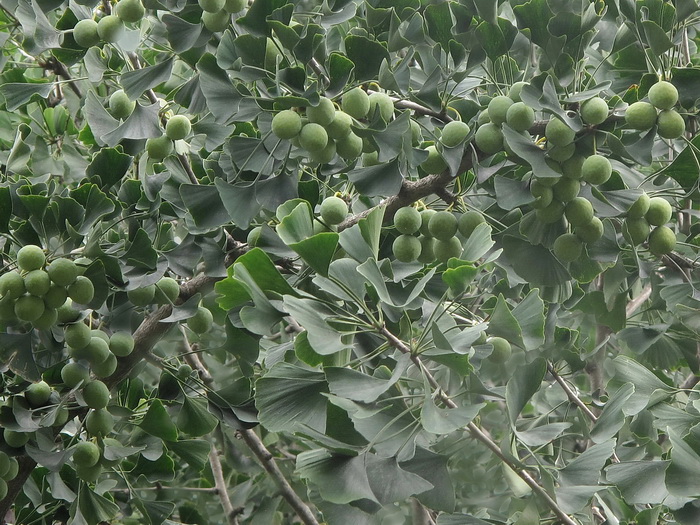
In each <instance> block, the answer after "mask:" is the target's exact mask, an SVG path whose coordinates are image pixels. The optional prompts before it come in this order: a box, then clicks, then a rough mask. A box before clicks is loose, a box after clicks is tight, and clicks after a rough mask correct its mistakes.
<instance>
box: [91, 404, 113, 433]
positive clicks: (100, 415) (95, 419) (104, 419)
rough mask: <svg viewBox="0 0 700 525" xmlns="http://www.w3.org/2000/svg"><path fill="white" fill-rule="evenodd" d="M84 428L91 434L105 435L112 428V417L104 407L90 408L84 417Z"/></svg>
mask: <svg viewBox="0 0 700 525" xmlns="http://www.w3.org/2000/svg"><path fill="white" fill-rule="evenodd" d="M85 428H86V430H87V431H88V434H90V435H91V436H106V435H108V434H109V433H110V432H112V429H113V428H114V417H112V414H110V413H109V412H108V411H107V410H106V409H104V408H103V409H101V410H91V411H90V413H89V414H88V415H87V417H86V418H85Z"/></svg>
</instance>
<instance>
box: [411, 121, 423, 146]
mask: <svg viewBox="0 0 700 525" xmlns="http://www.w3.org/2000/svg"><path fill="white" fill-rule="evenodd" d="M421 142H423V134H422V133H421V128H420V124H418V122H416V121H415V120H411V145H412V146H413V147H418V146H420V143H421Z"/></svg>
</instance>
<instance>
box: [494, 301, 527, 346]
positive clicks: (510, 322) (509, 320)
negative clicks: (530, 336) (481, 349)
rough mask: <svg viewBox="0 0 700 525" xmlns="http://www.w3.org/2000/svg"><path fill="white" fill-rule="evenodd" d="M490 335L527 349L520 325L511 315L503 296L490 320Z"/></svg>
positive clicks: (497, 302)
mask: <svg viewBox="0 0 700 525" xmlns="http://www.w3.org/2000/svg"><path fill="white" fill-rule="evenodd" d="M489 333H490V334H491V335H495V336H498V337H503V338H504V339H507V340H508V341H510V342H511V343H513V344H516V345H518V346H520V347H523V348H524V347H525V343H524V341H523V335H522V329H521V327H520V324H519V323H518V320H517V319H516V318H515V317H514V316H513V314H512V313H511V311H510V308H509V307H508V304H507V303H506V300H505V299H504V298H503V295H499V296H498V299H497V300H496V306H495V307H494V309H493V312H491V317H490V318H489Z"/></svg>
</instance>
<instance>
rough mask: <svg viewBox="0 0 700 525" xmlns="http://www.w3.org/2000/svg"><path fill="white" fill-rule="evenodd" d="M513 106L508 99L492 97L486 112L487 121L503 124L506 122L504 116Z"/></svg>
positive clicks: (511, 101) (500, 96)
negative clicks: (487, 113)
mask: <svg viewBox="0 0 700 525" xmlns="http://www.w3.org/2000/svg"><path fill="white" fill-rule="evenodd" d="M512 105H513V100H511V99H510V98H509V97H506V96H503V95H499V96H497V97H493V98H492V99H491V102H489V106H488V109H487V111H488V112H489V119H490V120H491V122H493V123H494V124H503V123H504V122H505V121H506V115H507V114H508V109H509V108H510V107H511V106H512Z"/></svg>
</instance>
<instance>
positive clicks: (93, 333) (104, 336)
mask: <svg viewBox="0 0 700 525" xmlns="http://www.w3.org/2000/svg"><path fill="white" fill-rule="evenodd" d="M90 336H91V337H97V338H98V339H102V340H103V341H104V342H105V343H107V344H109V336H108V335H107V334H106V333H104V332H103V331H102V330H99V329H97V328H95V329H93V330H90Z"/></svg>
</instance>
